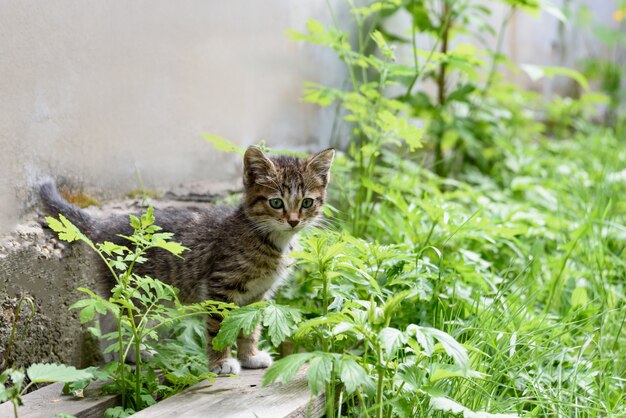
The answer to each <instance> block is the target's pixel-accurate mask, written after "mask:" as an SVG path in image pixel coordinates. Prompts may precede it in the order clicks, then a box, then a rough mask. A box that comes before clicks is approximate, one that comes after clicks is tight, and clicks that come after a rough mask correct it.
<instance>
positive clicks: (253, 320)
mask: <svg viewBox="0 0 626 418" xmlns="http://www.w3.org/2000/svg"><path fill="white" fill-rule="evenodd" d="M261 319H262V312H261V309H260V307H259V305H258V304H255V305H248V306H244V307H242V308H238V309H234V310H232V311H230V312H229V313H228V315H226V318H224V320H223V321H222V325H221V326H220V330H219V332H218V333H217V336H216V337H215V338H214V339H213V348H214V349H215V350H218V351H219V350H223V349H224V348H226V347H227V346H229V345H232V344H234V343H235V342H236V341H237V337H238V336H239V333H240V332H242V331H243V333H244V334H245V335H250V334H251V333H252V331H254V328H255V327H256V326H257V325H258V324H259V323H260V322H261Z"/></svg>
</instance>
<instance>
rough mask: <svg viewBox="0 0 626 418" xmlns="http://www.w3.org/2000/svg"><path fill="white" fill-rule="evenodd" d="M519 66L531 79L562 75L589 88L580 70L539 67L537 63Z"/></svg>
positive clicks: (584, 87) (586, 88)
mask: <svg viewBox="0 0 626 418" xmlns="http://www.w3.org/2000/svg"><path fill="white" fill-rule="evenodd" d="M520 68H521V69H522V70H524V72H525V73H526V74H527V75H528V77H530V79H531V80H533V81H537V80H539V79H541V78H542V77H554V76H558V75H561V76H564V77H569V78H571V79H573V80H575V81H576V82H577V83H578V84H580V86H581V87H582V88H583V89H585V90H589V81H587V78H586V77H585V76H584V75H583V74H582V73H580V72H578V71H576V70H574V69H572V68H567V67H540V66H537V65H530V64H521V65H520Z"/></svg>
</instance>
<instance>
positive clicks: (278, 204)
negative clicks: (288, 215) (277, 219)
mask: <svg viewBox="0 0 626 418" xmlns="http://www.w3.org/2000/svg"><path fill="white" fill-rule="evenodd" d="M270 206H271V207H272V208H274V209H280V208H282V207H283V200H282V199H270Z"/></svg>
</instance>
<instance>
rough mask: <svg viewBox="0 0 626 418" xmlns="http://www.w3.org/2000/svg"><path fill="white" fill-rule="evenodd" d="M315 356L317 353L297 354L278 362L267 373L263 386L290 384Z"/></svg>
mask: <svg viewBox="0 0 626 418" xmlns="http://www.w3.org/2000/svg"><path fill="white" fill-rule="evenodd" d="M315 355H316V353H297V354H292V355H290V356H287V357H285V358H282V359H280V360H278V361H277V362H275V363H274V364H272V365H271V366H270V368H269V369H267V372H265V375H264V376H263V386H267V385H269V384H271V383H274V382H276V381H279V382H282V383H287V382H289V381H290V380H291V379H292V378H293V377H294V376H295V375H296V373H298V371H299V370H300V368H301V367H302V365H303V364H304V363H306V362H307V361H308V360H309V359H311V358H313V357H314V356H315Z"/></svg>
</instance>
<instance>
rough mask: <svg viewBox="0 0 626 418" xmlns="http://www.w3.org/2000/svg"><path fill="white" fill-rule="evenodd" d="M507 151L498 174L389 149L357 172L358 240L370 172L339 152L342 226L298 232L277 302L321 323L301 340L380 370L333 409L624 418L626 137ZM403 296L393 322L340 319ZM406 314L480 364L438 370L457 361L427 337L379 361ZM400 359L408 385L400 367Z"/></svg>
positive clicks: (510, 146) (336, 203) (598, 132)
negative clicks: (452, 169)
mask: <svg viewBox="0 0 626 418" xmlns="http://www.w3.org/2000/svg"><path fill="white" fill-rule="evenodd" d="M499 146H500V148H499V149H500V150H501V151H500V152H501V155H500V156H499V159H498V160H497V163H496V164H494V166H493V168H492V170H491V171H490V172H488V173H482V172H479V171H478V170H476V169H474V168H472V166H470V165H468V166H466V167H465V169H464V170H463V171H462V173H461V175H460V176H459V179H457V180H451V179H442V178H439V177H437V176H435V175H433V174H432V173H431V172H430V171H428V170H427V169H425V168H423V167H422V166H421V165H420V164H417V163H414V162H412V161H411V159H410V158H409V159H407V158H403V157H401V154H400V153H399V152H398V151H399V150H397V149H390V148H385V149H383V156H382V159H381V162H380V164H379V165H378V166H377V167H376V169H375V175H374V176H373V177H372V178H369V179H367V180H366V181H365V182H364V183H365V184H366V187H368V188H369V189H371V190H373V191H374V194H373V196H374V197H373V199H372V201H373V202H375V203H374V204H373V205H371V206H370V207H369V208H368V209H367V212H369V216H368V217H367V223H366V225H361V226H360V228H359V231H365V232H364V233H361V235H360V238H362V239H360V238H358V237H353V236H352V235H351V233H352V232H354V231H353V223H352V218H351V214H352V213H354V210H353V206H352V205H354V204H356V203H355V202H356V201H355V200H354V199H355V196H356V194H357V193H358V189H359V187H360V186H361V185H362V184H363V183H361V184H358V182H357V181H355V179H354V178H352V177H350V173H351V172H352V171H351V167H350V164H352V162H351V161H350V160H349V159H342V158H340V159H339V166H338V167H336V168H337V170H335V184H336V185H338V187H336V188H335V189H334V190H335V193H334V195H333V199H332V204H333V207H334V213H333V216H334V219H333V224H334V226H333V227H332V228H331V230H327V231H322V232H316V233H314V234H312V235H311V236H310V237H308V238H307V239H306V240H305V242H304V243H303V245H304V247H305V251H304V252H303V253H298V254H296V257H299V259H300V265H301V266H302V268H301V270H300V271H301V274H300V275H299V279H298V280H297V281H296V282H293V283H292V284H291V285H290V286H289V287H288V288H287V289H285V290H284V291H283V293H282V297H281V299H280V300H281V302H282V303H288V304H293V305H297V306H298V307H300V308H302V307H304V311H305V313H306V315H307V317H308V318H310V321H317V322H315V324H316V325H317V328H316V329H315V331H314V332H307V331H306V330H304V331H303V330H302V329H301V330H300V331H299V332H297V333H296V334H295V335H296V338H295V342H296V345H297V346H299V347H304V348H306V349H308V350H318V351H319V350H321V351H322V352H333V353H339V354H341V355H343V356H352V357H354V358H355V359H356V360H357V361H358V362H359V364H360V365H361V366H362V367H363V368H364V369H365V370H366V371H368V373H369V374H370V376H371V379H372V381H371V382H363V385H362V387H361V389H362V390H361V391H359V390H357V391H356V392H354V393H349V392H348V391H346V390H345V387H346V386H347V384H346V382H345V381H342V382H343V386H342V385H340V386H339V389H335V387H334V386H333V387H332V388H333V390H338V392H339V393H338V394H336V395H337V396H336V397H337V398H339V397H341V399H342V401H343V402H345V404H344V407H343V409H342V410H341V409H338V410H332V409H330V410H328V411H329V414H332V415H339V414H340V412H341V413H342V414H344V415H347V416H368V415H369V416H447V415H450V414H451V412H450V411H449V410H448V412H446V407H445V406H444V407H441V405H440V403H439V401H438V399H439V400H441V399H442V397H444V398H447V399H449V400H453V401H455V402H458V403H459V404H461V405H463V406H464V407H466V408H469V410H471V411H488V412H489V413H508V414H518V415H520V416H555V417H557V416H558V417H563V416H567V417H578V416H580V417H587V416H590V417H595V416H624V415H626V400H625V399H624V397H625V396H626V395H625V394H626V387H625V385H626V348H625V346H626V336H624V322H625V321H626V309H625V307H624V306H625V305H624V294H625V293H624V273H625V271H626V269H625V268H624V267H625V262H626V257H625V248H626V227H625V226H624V225H625V224H626V210H625V209H626V202H625V200H624V196H626V181H625V180H624V178H623V177H624V173H623V172H621V170H623V169H624V167H626V150H625V147H624V145H623V143H621V142H620V141H619V140H618V139H617V138H615V136H614V135H613V134H612V132H611V130H609V129H603V128H598V127H593V126H588V127H586V128H585V129H584V130H583V131H579V133H578V134H576V135H575V137H573V138H571V139H568V140H560V141H559V140H554V139H549V138H542V139H539V140H537V141H535V142H530V141H527V142H524V143H521V142H520V143H515V142H512V143H502V144H499ZM620 172H621V174H620ZM361 213H363V212H361ZM332 229H334V230H335V231H343V232H340V233H339V234H338V233H337V232H334V231H332ZM325 251H326V252H330V254H323V253H324V252H325ZM324 256H326V258H325V259H324ZM322 259H324V260H323V262H322V261H320V260H322ZM403 292H404V293H403ZM396 295H401V298H400V301H399V302H398V307H397V308H394V309H393V310H392V311H390V312H391V314H390V315H389V318H388V319H387V320H386V321H385V322H384V323H382V324H380V325H377V324H378V323H379V322H377V321H378V320H377V319H376V317H375V316H374V317H372V316H371V315H372V314H371V313H370V314H366V313H363V314H364V315H370V316H369V319H367V320H365V322H364V324H367V325H363V326H364V327H367V328H368V330H365V331H361V333H362V335H361V336H359V335H357V334H350V333H349V332H348V333H346V334H345V336H344V337H341V338H340V337H339V336H340V335H342V332H339V333H338V332H337V329H336V327H337V326H338V325H337V324H338V323H340V322H341V321H348V322H350V321H352V322H355V323H358V320H356V319H355V318H356V316H355V314H350V313H349V312H354V310H355V308H354V306H351V304H354V302H355V301H361V302H358V303H361V304H364V305H365V306H367V303H370V304H371V306H372V307H373V306H376V308H375V309H379V308H380V309H382V308H383V307H384V306H386V305H388V304H389V301H390V300H391V299H393V298H394V296H396ZM368 309H369V310H370V311H371V309H374V308H371V309H370V308H366V309H365V311H368ZM348 317H349V319H345V318H348ZM320 318H322V319H321V320H320ZM323 318H326V319H327V321H326V322H324V320H323ZM338 318H339V319H338ZM342 318H343V319H342ZM410 324H418V325H420V326H425V327H434V328H436V329H439V330H441V331H444V332H446V333H448V334H449V335H450V336H452V337H454V339H455V340H456V341H457V342H459V343H461V344H462V347H463V349H464V350H466V352H467V353H468V356H469V359H470V370H471V372H469V371H468V370H461V369H458V368H457V369H455V370H456V372H455V373H452V374H451V375H450V376H447V377H445V378H439V377H440V376H442V373H443V371H449V370H450V367H452V366H454V367H457V366H459V365H458V362H457V361H456V360H455V359H452V358H451V357H450V356H449V355H447V354H449V353H447V352H444V351H439V352H438V351H437V350H435V352H433V353H428V352H427V350H425V349H424V346H423V345H422V347H421V348H420V347H418V348H417V350H415V349H414V348H415V347H413V348H412V346H410V345H405V346H401V347H400V348H399V349H398V351H397V352H396V353H395V354H394V355H393V356H391V358H390V359H389V360H388V361H386V362H385V361H384V360H383V359H381V357H380V356H377V355H375V349H376V347H377V345H376V344H383V345H384V339H382V338H381V339H380V340H377V338H379V337H377V336H379V335H381V334H379V333H380V332H381V329H382V328H383V327H384V326H387V327H392V328H394V329H398V330H402V331H404V330H405V329H406V328H407V327H408V326H409V325H410ZM301 328H302V327H301ZM368 332H370V333H371V335H370V334H368ZM394 332H395V331H394ZM363 335H365V337H363ZM368 335H369V336H368ZM342 338H343V339H342ZM409 339H410V338H409ZM377 341H378V342H377ZM328 364H329V366H328V367H329V368H331V369H332V367H331V366H330V363H328ZM407 370H408V371H411V373H412V376H413V377H412V380H411V382H413V384H412V385H410V384H409V383H408V382H409V380H407V379H404V378H398V376H401V375H402V373H405V374H406V373H407ZM332 371H333V373H334V372H335V371H336V370H335V369H332ZM329 376H330V375H329ZM332 376H334V375H332ZM376 376H379V377H380V379H379V378H377V377H376ZM337 380H338V381H341V380H342V379H337ZM377 381H378V383H379V384H380V386H379V387H378V389H379V390H378V391H371V390H369V389H368V388H367V386H368V385H370V386H371V385H376V384H377V383H376V382H377ZM403 382H404V383H403ZM328 389H331V386H327V390H328ZM368 390H369V392H368ZM488 412H485V413H484V415H483V416H489V414H488ZM468 416H469V415H468Z"/></svg>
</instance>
